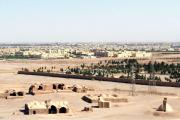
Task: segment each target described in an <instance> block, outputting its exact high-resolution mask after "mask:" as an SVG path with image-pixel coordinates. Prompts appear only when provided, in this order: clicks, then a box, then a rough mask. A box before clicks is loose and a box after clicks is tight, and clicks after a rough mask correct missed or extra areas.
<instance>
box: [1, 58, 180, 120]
mask: <svg viewBox="0 0 180 120" xmlns="http://www.w3.org/2000/svg"><path fill="white" fill-rule="evenodd" d="M83 62H85V63H89V62H97V60H94V61H88V60H87V61H83V60H11V61H0V88H1V89H0V92H4V91H5V90H7V89H15V90H23V91H26V92H27V91H28V87H29V86H30V85H31V84H33V83H65V84H69V85H73V84H79V85H85V86H87V87H91V88H94V89H95V91H89V92H88V94H97V93H101V94H102V93H109V94H118V95H119V96H121V97H124V98H127V99H128V102H127V103H117V104H112V107H111V108H93V112H82V111H81V110H82V109H83V108H84V107H85V106H91V104H90V103H86V102H85V101H83V100H82V99H81V97H82V96H83V95H85V94H87V93H73V92H72V93H61V92H59V93H51V94H43V95H35V96H31V95H26V96H25V97H24V98H21V99H0V120H180V105H179V104H180V88H172V87H156V90H157V93H158V94H149V93H147V91H148V86H143V85H136V95H135V96H130V95H129V89H130V85H129V84H123V83H113V82H102V81H95V80H79V79H65V78H56V77H43V76H31V75H19V74H17V71H18V70H19V69H21V68H22V67H27V68H32V69H33V68H37V67H41V66H49V67H50V66H61V67H67V66H76V65H79V64H81V63H83ZM164 97H167V99H168V104H170V105H171V106H172V108H173V112H170V113H164V112H156V109H157V108H158V107H159V105H160V104H162V100H163V98H164ZM49 99H51V100H65V101H68V102H69V105H70V108H71V111H70V112H69V113H67V114H53V115H46V114H45V115H38V114H36V115H24V114H23V112H21V110H23V108H24V104H25V103H27V102H30V101H33V100H37V101H43V100H49Z"/></svg>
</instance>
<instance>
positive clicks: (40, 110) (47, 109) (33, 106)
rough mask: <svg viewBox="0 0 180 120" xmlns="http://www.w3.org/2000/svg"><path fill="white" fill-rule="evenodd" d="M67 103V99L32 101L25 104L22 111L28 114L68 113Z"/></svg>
mask: <svg viewBox="0 0 180 120" xmlns="http://www.w3.org/2000/svg"><path fill="white" fill-rule="evenodd" d="M69 110H70V109H69V104H68V102H67V101H51V100H48V101H44V102H38V101H32V102H30V103H27V104H25V110H24V113H25V114H28V115H32V114H58V113H68V112H69Z"/></svg>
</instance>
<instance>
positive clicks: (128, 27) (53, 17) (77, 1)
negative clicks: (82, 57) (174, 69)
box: [0, 0, 180, 43]
mask: <svg viewBox="0 0 180 120" xmlns="http://www.w3.org/2000/svg"><path fill="white" fill-rule="evenodd" d="M70 41H73V42H76V41H77V42H79V41H87V42H90V41H102V42H107V41H117V42H137V41H138V42H142V41H146V42H149V41H154V42H163V41H167V42H171V41H177V42H178V41H180V0H0V42H1V43H2V42H3V43H5V42H8V43H15V42H70Z"/></svg>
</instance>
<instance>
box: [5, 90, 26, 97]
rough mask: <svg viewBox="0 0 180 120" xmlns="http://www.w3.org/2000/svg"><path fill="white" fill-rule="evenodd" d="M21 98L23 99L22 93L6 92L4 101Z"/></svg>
mask: <svg viewBox="0 0 180 120" xmlns="http://www.w3.org/2000/svg"><path fill="white" fill-rule="evenodd" d="M22 97H24V92H23V91H16V90H7V91H6V92H5V98H6V99H14V98H22Z"/></svg>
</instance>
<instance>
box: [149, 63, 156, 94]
mask: <svg viewBox="0 0 180 120" xmlns="http://www.w3.org/2000/svg"><path fill="white" fill-rule="evenodd" d="M153 64H154V63H152V62H150V66H149V67H150V68H149V70H150V71H149V72H150V76H149V85H148V92H149V93H150V94H153V93H156V80H155V73H154V65H153Z"/></svg>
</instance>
